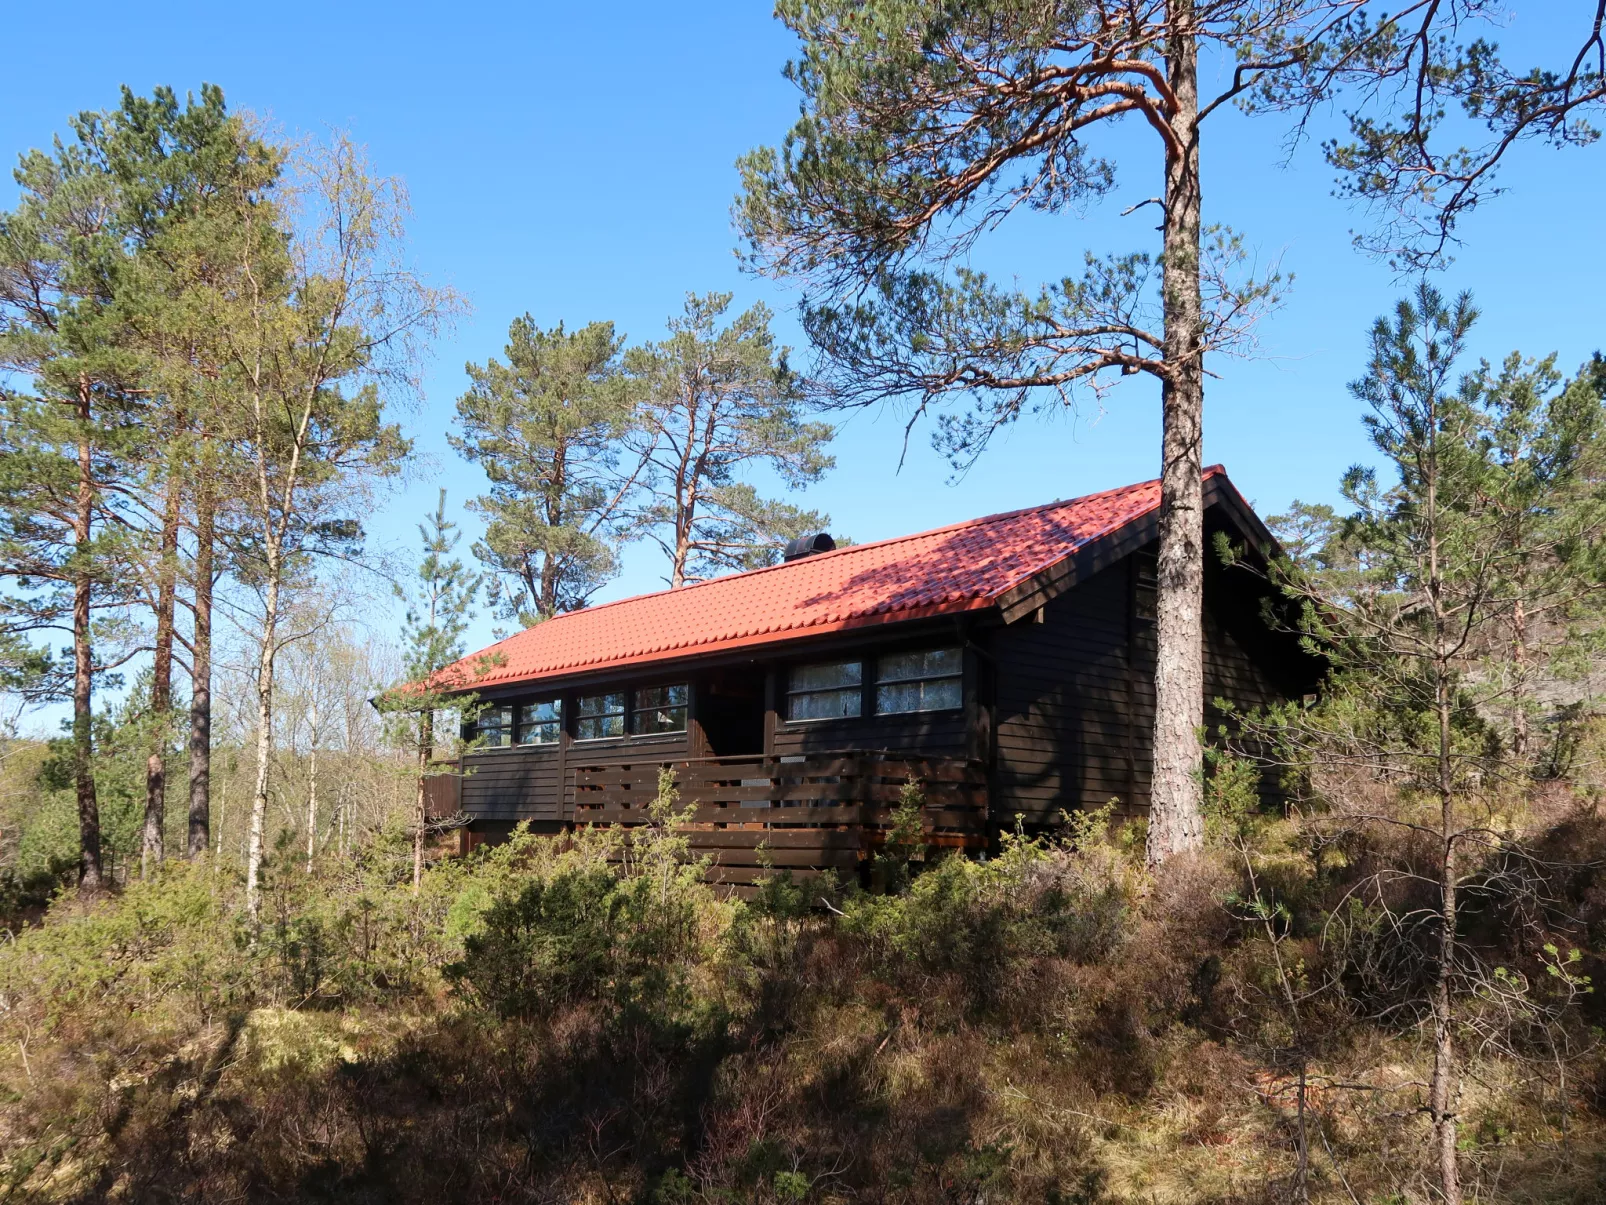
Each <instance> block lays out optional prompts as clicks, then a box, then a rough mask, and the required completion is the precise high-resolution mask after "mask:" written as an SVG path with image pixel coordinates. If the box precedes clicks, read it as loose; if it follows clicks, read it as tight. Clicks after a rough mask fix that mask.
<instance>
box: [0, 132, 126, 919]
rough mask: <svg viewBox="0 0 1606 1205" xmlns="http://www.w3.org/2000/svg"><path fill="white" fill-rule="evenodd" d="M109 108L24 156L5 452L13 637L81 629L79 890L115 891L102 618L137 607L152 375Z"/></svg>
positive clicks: (5, 290)
mask: <svg viewBox="0 0 1606 1205" xmlns="http://www.w3.org/2000/svg"><path fill="white" fill-rule="evenodd" d="M111 120H112V119H111V118H110V117H109V116H108V115H106V114H95V113H84V114H80V115H79V116H78V117H77V118H76V119H74V121H73V122H72V129H73V138H72V140H71V141H61V140H58V141H57V143H56V145H55V148H54V152H53V153H51V154H47V153H45V152H43V151H32V152H30V153H28V154H27V155H25V156H23V159H22V163H21V165H20V166H19V168H18V169H17V172H16V178H17V182H18V184H19V186H20V188H21V193H22V195H21V199H20V202H19V204H18V206H17V208H16V209H15V210H13V211H11V212H9V213H6V214H3V215H0V366H3V367H4V368H6V369H9V370H11V371H12V372H14V373H16V374H18V375H19V376H21V377H23V378H25V379H27V380H28V381H30V382H31V385H32V389H31V392H29V393H27V394H18V393H14V392H10V391H8V392H6V394H5V395H4V397H5V404H6V414H5V421H4V434H3V445H0V495H3V496H0V514H3V520H0V521H3V525H4V531H3V532H0V562H3V568H4V574H5V576H6V577H8V578H10V579H11V580H13V581H14V582H15V583H16V585H17V587H18V589H17V592H16V593H15V594H13V595H11V596H10V597H9V598H8V600H7V602H6V605H5V610H6V620H7V626H8V629H9V630H10V631H11V632H12V633H13V634H15V633H19V632H21V633H42V634H47V635H48V633H50V632H53V631H58V630H62V629H65V630H67V631H70V633H71V639H72V671H71V674H70V685H69V683H68V681H61V682H60V689H61V693H63V694H69V695H70V697H71V699H72V709H73V719H72V732H73V737H72V745H73V776H74V780H75V790H76V794H77V803H78V823H79V840H80V862H79V881H80V883H81V884H82V886H83V887H84V888H85V889H86V890H91V891H92V890H94V889H96V888H97V887H98V886H99V885H100V882H101V875H102V866H101V853H100V810H99V805H98V802H97V799H96V791H95V778H94V765H93V753H94V725H93V719H94V707H93V698H94V682H95V678H96V675H97V674H98V673H99V672H101V671H102V669H104V668H106V666H105V664H104V662H103V660H102V659H101V658H98V657H97V654H96V647H95V626H94V616H95V614H96V612H97V610H100V611H105V610H106V609H108V608H116V607H118V606H119V605H120V604H122V603H123V602H125V601H126V597H125V596H124V594H123V592H122V587H121V583H122V582H123V580H124V578H125V576H126V575H125V574H122V573H119V572H117V570H118V568H119V567H121V566H126V564H127V563H128V548H127V542H126V540H125V539H124V538H123V534H124V531H125V530H126V526H127V521H128V520H129V519H130V518H131V516H130V514H129V511H130V509H131V507H130V505H129V495H128V494H127V493H126V492H125V491H123V490H122V489H120V488H119V487H120V485H121V484H123V483H125V482H126V480H127V478H128V474H129V464H130V460H131V456H132V449H133V447H134V445H135V444H136V442H137V438H138V425H137V423H136V421H135V416H136V414H137V412H138V409H139V405H140V388H139V373H138V371H137V366H136V365H135V363H134V362H133V358H132V357H131V355H130V353H129V349H128V347H127V345H126V343H125V342H124V341H122V340H121V339H120V338H119V335H120V333H121V332H120V330H119V329H118V324H117V322H116V321H115V320H114V318H113V317H112V313H111V311H112V309H113V301H114V298H115V295H116V292H117V289H118V285H119V279H120V277H121V275H122V274H123V273H124V272H125V271H126V269H127V266H128V261H129V259H130V258H131V257H132V256H133V255H135V254H137V246H138V244H137V236H136V232H134V231H131V230H129V229H128V228H127V227H126V224H125V223H124V222H123V221H122V219H123V218H124V217H125V216H126V213H125V211H124V210H123V209H122V208H121V207H120V204H119V201H120V198H119V194H118V180H117V178H116V175H115V173H114V172H113V171H112V169H111V165H110V164H109V162H108V159H107V155H106V129H107V125H108V122H109V121H111Z"/></svg>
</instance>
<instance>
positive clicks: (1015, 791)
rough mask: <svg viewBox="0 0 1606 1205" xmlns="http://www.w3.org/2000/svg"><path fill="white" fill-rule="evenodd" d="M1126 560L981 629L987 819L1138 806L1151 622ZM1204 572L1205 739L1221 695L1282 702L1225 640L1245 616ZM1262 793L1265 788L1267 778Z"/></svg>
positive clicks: (1049, 817) (1149, 745)
mask: <svg viewBox="0 0 1606 1205" xmlns="http://www.w3.org/2000/svg"><path fill="white" fill-rule="evenodd" d="M1135 569H1136V562H1135V560H1134V559H1133V558H1131V557H1128V558H1126V559H1125V560H1122V561H1120V562H1118V563H1116V564H1115V565H1112V566H1110V567H1109V568H1107V569H1104V570H1102V571H1101V572H1099V573H1097V574H1095V575H1094V576H1093V577H1092V578H1090V579H1088V580H1087V581H1085V582H1083V583H1081V584H1080V585H1078V586H1075V587H1073V588H1072V589H1070V590H1068V591H1067V592H1066V593H1064V594H1063V595H1061V596H1060V597H1058V598H1056V599H1054V600H1053V601H1051V602H1049V603H1048V604H1047V605H1046V607H1045V608H1044V611H1043V619H1042V622H1033V620H1031V619H1026V620H1021V621H1018V622H1016V623H1013V624H1011V625H1009V626H1007V627H1003V628H999V629H995V630H994V631H993V632H992V633H991V640H990V646H991V650H992V653H993V656H994V659H995V675H996V682H997V688H996V694H995V698H994V703H995V711H994V719H995V727H996V732H997V736H996V746H995V747H996V750H997V753H996V764H995V768H994V776H993V792H992V801H993V811H994V819H995V820H998V821H1001V822H1004V823H1007V822H1008V818H1009V817H1010V816H1011V815H1013V814H1016V813H1018V814H1020V815H1021V816H1022V817H1023V818H1025V819H1026V821H1027V822H1028V823H1048V822H1051V821H1053V820H1054V819H1056V818H1057V816H1058V813H1059V811H1060V809H1061V808H1064V809H1067V810H1073V809H1077V808H1092V807H1099V806H1102V805H1103V804H1105V803H1108V802H1109V801H1110V800H1112V799H1114V800H1117V801H1119V802H1118V808H1119V811H1120V812H1121V813H1123V814H1132V813H1136V812H1139V811H1141V810H1142V809H1143V808H1146V807H1147V806H1148V803H1149V791H1150V782H1151V777H1150V769H1151V767H1152V765H1153V757H1152V752H1153V745H1154V738H1153V729H1154V659H1155V631H1154V625H1153V623H1151V622H1149V621H1147V620H1143V619H1140V618H1138V617H1137V615H1136V614H1135V609H1134V590H1135V582H1134V579H1133V574H1134V572H1135ZM1225 572H1226V571H1224V570H1222V569H1221V568H1220V567H1219V566H1212V567H1211V569H1210V571H1209V572H1208V573H1207V586H1206V607H1205V625H1204V626H1205V703H1206V708H1205V718H1206V723H1207V725H1208V726H1209V728H1210V729H1211V731H1212V734H1213V733H1214V730H1215V728H1216V727H1217V726H1218V725H1219V724H1220V723H1221V722H1222V719H1223V716H1222V713H1221V712H1220V711H1219V710H1218V709H1217V708H1216V707H1215V706H1214V704H1215V702H1216V701H1217V700H1218V699H1225V700H1228V701H1230V702H1232V703H1233V704H1235V705H1237V706H1239V707H1253V706H1257V705H1260V704H1264V703H1269V702H1272V701H1273V700H1275V699H1277V698H1280V697H1282V694H1281V691H1280V690H1279V689H1278V687H1277V686H1276V685H1275V684H1274V683H1273V682H1272V680H1271V678H1270V677H1269V676H1268V673H1267V672H1266V668H1265V667H1264V666H1263V665H1262V664H1261V662H1260V661H1259V660H1257V659H1256V658H1255V657H1252V656H1251V655H1250V654H1249V653H1248V652H1247V651H1246V650H1245V648H1244V647H1243V645H1242V644H1241V643H1240V641H1239V640H1238V639H1237V638H1236V637H1235V636H1234V635H1233V634H1232V631H1231V629H1233V628H1235V627H1239V626H1242V623H1243V622H1244V620H1245V618H1246V617H1245V616H1240V615H1238V614H1236V612H1235V611H1234V610H1233V609H1234V608H1236V607H1239V606H1241V605H1242V601H1243V600H1242V599H1240V598H1239V597H1238V595H1236V594H1234V593H1232V592H1230V591H1225V590H1222V589H1221V586H1222V581H1221V579H1222V577H1223V575H1224V573H1225ZM1267 790H1268V792H1269V793H1274V783H1273V782H1272V781H1271V779H1270V778H1269V777H1268V781H1267Z"/></svg>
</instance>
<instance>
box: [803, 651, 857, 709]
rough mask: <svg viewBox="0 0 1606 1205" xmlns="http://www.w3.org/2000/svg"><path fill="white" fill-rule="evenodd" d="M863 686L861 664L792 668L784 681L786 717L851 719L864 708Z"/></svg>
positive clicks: (841, 662) (848, 662)
mask: <svg viewBox="0 0 1606 1205" xmlns="http://www.w3.org/2000/svg"><path fill="white" fill-rule="evenodd" d="M863 683H864V663H863V662H862V661H831V662H827V663H825V664H822V665H799V666H796V667H795V668H794V669H793V670H792V672H791V675H790V680H789V681H788V682H787V691H786V718H787V719H789V720H843V719H851V718H852V717H854V716H856V715H859V714H861V713H862V711H863V709H864V686H863Z"/></svg>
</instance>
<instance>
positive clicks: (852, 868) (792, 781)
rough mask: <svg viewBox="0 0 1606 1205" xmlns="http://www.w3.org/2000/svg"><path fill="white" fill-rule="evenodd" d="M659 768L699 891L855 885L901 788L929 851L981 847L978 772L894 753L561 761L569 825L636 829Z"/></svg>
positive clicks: (983, 799)
mask: <svg viewBox="0 0 1606 1205" xmlns="http://www.w3.org/2000/svg"><path fill="white" fill-rule="evenodd" d="M663 766H668V767H669V768H670V769H671V770H672V771H673V772H674V775H675V787H676V789H677V790H678V791H679V793H680V800H679V804H678V809H679V810H682V811H683V810H685V809H686V808H687V807H688V806H691V807H692V808H693V810H692V814H691V818H690V823H689V825H688V827H687V830H686V835H687V837H688V838H689V839H690V842H691V847H692V851H693V852H694V853H696V854H698V855H699V856H703V855H707V856H709V857H711V858H712V859H713V865H712V867H711V869H710V872H709V880H710V881H711V882H714V883H720V884H728V885H730V886H732V887H733V888H736V889H738V890H739V889H741V888H742V887H745V886H746V885H747V884H750V883H752V882H754V881H755V880H757V879H758V878H759V877H760V876H761V875H763V873H764V868H765V864H766V863H767V864H768V865H769V866H773V867H775V868H776V869H778V870H780V869H784V870H790V871H791V872H792V873H793V874H794V875H795V876H797V877H799V878H806V877H811V876H814V875H819V874H821V873H823V872H825V871H827V870H835V871H836V872H837V873H838V874H841V875H843V876H844V877H847V876H851V875H853V874H855V873H856V872H857V870H858V867H859V863H860V862H862V861H864V860H865V859H866V858H868V857H869V856H870V855H871V853H872V852H873V851H874V850H875V848H876V847H877V846H878V845H880V844H881V843H882V842H883V841H884V840H885V839H886V830H887V827H888V826H889V825H890V824H891V823H892V817H893V812H894V810H895V809H896V807H897V805H898V798H899V793H900V792H901V791H902V789H903V785H904V783H905V782H906V781H907V780H908V779H909V778H911V777H913V778H914V779H915V780H917V781H918V782H919V783H920V784H921V789H922V791H923V792H924V794H925V807H924V809H923V820H924V825H925V833H926V841H927V842H928V843H929V844H931V845H938V846H949V847H958V848H966V847H976V846H980V845H982V844H984V843H985V841H986V833H987V779H986V773H985V771H984V770H983V769H982V767H981V766H979V765H975V764H973V763H969V762H965V761H961V760H957V759H952V758H923V757H910V756H905V755H897V754H873V753H868V754H867V753H852V754H812V755H806V756H802V757H725V758H697V759H689V760H676V761H669V762H657V761H654V762H622V761H621V762H610V761H600V760H599V761H596V762H579V763H576V762H572V761H571V763H570V764H569V766H568V767H567V772H568V775H569V777H570V781H572V783H573V791H574V796H573V798H574V812H573V818H574V822H575V823H576V824H623V825H633V824H642V823H645V822H646V821H647V819H648V807H649V806H650V805H651V803H652V801H653V800H654V798H656V796H657V794H658V771H659V769H660V767H663ZM761 846H762V847H763V848H762V849H761V848H760V847H761Z"/></svg>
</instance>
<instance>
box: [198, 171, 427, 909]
mask: <svg viewBox="0 0 1606 1205" xmlns="http://www.w3.org/2000/svg"><path fill="white" fill-rule="evenodd" d="M284 191H286V192H291V193H293V200H294V202H295V204H294V205H291V206H285V205H281V204H280V203H279V201H278V200H277V199H275V198H274V197H264V196H261V195H258V194H256V193H253V192H250V191H246V190H241V191H239V192H238V193H237V194H236V196H235V198H234V203H233V207H232V214H231V218H230V220H231V221H232V223H233V225H234V228H235V230H236V231H237V237H236V239H235V241H234V243H233V244H232V245H233V248H234V251H235V258H234V260H233V262H232V264H231V268H232V270H231V271H230V272H227V273H221V274H219V277H218V286H217V288H216V289H214V291H213V292H212V294H211V295H210V296H209V297H207V299H206V300H207V303H208V305H207V309H208V312H209V313H211V314H213V315H214V323H215V327H214V339H215V341H216V344H217V346H219V347H220V348H222V349H223V352H224V354H223V355H222V356H220V360H221V361H222V362H224V363H226V366H227V370H226V374H225V388H224V389H222V390H220V396H221V397H223V399H224V400H225V401H226V403H227V406H226V409H225V410H224V411H223V413H221V414H220V415H219V416H218V417H217V422H218V427H219V430H218V434H217V437H218V438H219V439H222V440H224V441H226V443H227V446H228V447H229V449H230V452H231V455H230V457H229V459H228V460H227V461H225V462H224V465H223V468H224V469H225V470H226V472H225V480H227V481H228V484H229V491H230V496H231V497H234V498H238V499H239V500H240V508H241V512H242V514H241V525H240V531H239V535H238V539H239V541H240V546H239V549H238V550H237V553H236V556H235V558H234V560H235V566H234V567H235V569H236V570H237V571H238V572H240V573H241V574H242V576H243V577H244V578H245V580H246V582H247V584H248V585H249V586H250V587H251V588H252V589H253V590H254V592H255V594H256V596H257V599H258V605H259V608H260V610H259V614H258V616H257V619H258V628H257V632H256V645H257V650H256V654H257V655H256V667H255V692H256V720H255V740H256V749H255V761H256V767H255V774H254V783H253V790H252V801H251V814H250V822H249V829H248V839H247V853H246V898H247V905H248V911H249V912H250V914H251V915H252V917H253V919H254V918H255V917H256V916H257V915H258V910H259V908H260V904H261V891H260V884H261V873H262V863H263V858H264V856H265V854H266V848H267V847H266V822H267V813H268V800H269V795H270V781H269V780H270V775H271V773H272V766H273V752H274V745H273V740H274V669H275V664H276V659H277V656H278V652H279V648H280V643H281V632H280V622H281V618H282V614H283V610H284V606H285V603H286V601H287V599H286V591H287V590H289V589H290V588H291V587H292V586H293V585H294V584H295V582H296V580H297V577H298V575H300V574H303V573H305V572H306V570H307V568H308V566H309V565H310V564H311V562H312V561H313V560H314V559H315V558H317V557H319V556H321V555H326V554H330V553H345V554H349V552H350V551H351V550H352V547H353V545H354V544H355V543H356V542H357V541H358V540H360V538H361V535H362V529H361V524H360V522H359V521H358V516H359V515H360V514H361V512H362V502H363V498H364V496H365V490H366V487H367V485H368V484H369V483H371V482H373V481H374V480H376V479H379V478H383V477H386V476H389V475H391V474H394V473H395V472H397V471H398V470H399V468H400V465H401V462H402V460H403V459H404V457H405V456H406V455H407V453H408V450H409V446H410V445H409V443H408V441H407V440H406V439H404V438H403V437H402V434H401V432H400V430H399V428H398V427H397V426H396V425H395V424H394V423H391V422H389V421H387V417H386V407H387V404H388V403H389V402H390V401H391V400H392V399H393V398H394V397H395V396H396V395H397V394H398V393H403V392H410V391H414V390H416V388H417V379H416V373H415V368H416V363H417V359H416V353H417V349H418V346H419V340H420V339H421V338H422V337H424V336H426V335H427V334H428V333H429V332H431V331H432V330H433V329H435V327H436V324H437V323H438V321H439V320H440V319H441V318H442V316H443V315H444V314H445V312H446V311H447V310H448V309H449V308H450V307H451V305H452V304H453V300H452V298H451V297H450V295H449V294H445V293H442V292H439V291H436V290H434V289H431V288H429V287H428V286H426V285H425V284H424V283H423V282H422V281H421V280H420V279H419V277H418V276H417V275H416V274H415V273H413V272H412V271H410V270H409V269H408V268H407V267H406V266H405V265H403V264H401V263H400V262H399V254H398V252H399V248H398V242H399V239H400V237H401V234H402V218H403V214H404V211H405V197H404V195H403V194H402V192H401V188H400V185H399V184H398V183H397V182H396V181H393V180H384V179H379V178H376V177H375V176H374V175H373V174H372V173H371V172H370V171H369V170H368V168H367V166H366V164H365V163H364V162H363V159H362V156H361V155H360V153H359V152H358V150H357V148H356V147H355V146H353V145H352V144H351V143H350V142H349V141H347V140H345V139H337V140H336V141H335V142H334V143H333V144H332V145H331V146H329V147H327V148H325V149H322V150H319V151H317V152H315V153H314V154H313V155H312V156H311V157H310V158H307V159H306V160H304V161H302V162H300V163H298V164H297V169H296V173H295V177H294V182H293V187H290V188H286V189H285V190H284ZM290 213H294V214H296V217H297V220H296V222H295V223H294V224H292V223H291V222H290V221H289V219H288V217H287V215H288V214H290ZM231 472H232V474H233V475H232V476H231V475H230V473H231Z"/></svg>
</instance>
